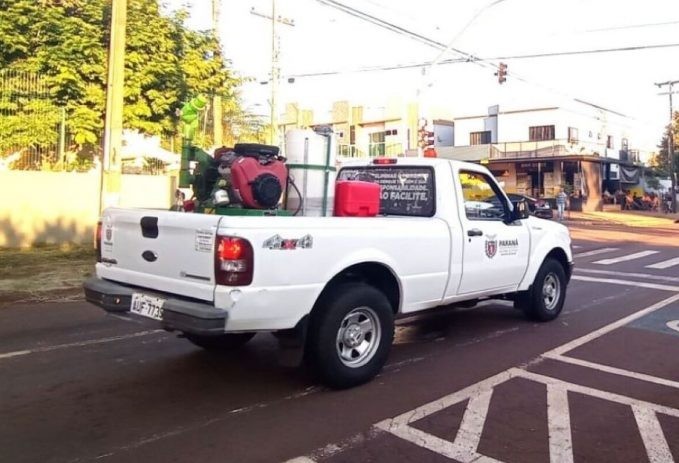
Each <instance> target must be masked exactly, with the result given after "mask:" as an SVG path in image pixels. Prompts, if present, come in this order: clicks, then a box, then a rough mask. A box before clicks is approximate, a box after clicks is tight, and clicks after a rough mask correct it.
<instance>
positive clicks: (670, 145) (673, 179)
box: [655, 80, 679, 212]
mask: <svg viewBox="0 0 679 463" xmlns="http://www.w3.org/2000/svg"><path fill="white" fill-rule="evenodd" d="M676 84H679V80H672V81H667V82H660V83H656V84H655V85H657V86H658V87H659V88H662V87H665V86H667V87H669V91H668V92H667V94H668V95H669V96H670V125H669V136H668V137H667V154H668V157H669V168H670V184H671V187H670V188H672V194H671V195H670V197H671V200H672V212H677V173H676V166H675V165H674V108H673V107H672V87H673V86H674V85H676Z"/></svg>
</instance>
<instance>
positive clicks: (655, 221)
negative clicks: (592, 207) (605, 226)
mask: <svg viewBox="0 0 679 463" xmlns="http://www.w3.org/2000/svg"><path fill="white" fill-rule="evenodd" d="M564 222H566V223H573V224H580V223H582V224H595V223H597V222H604V223H613V224H617V225H625V226H628V227H641V228H667V227H670V228H674V227H678V228H679V214H660V213H657V212H647V211H616V212H612V211H604V212H575V211H572V212H570V213H568V212H567V213H566V220H565V221H564Z"/></svg>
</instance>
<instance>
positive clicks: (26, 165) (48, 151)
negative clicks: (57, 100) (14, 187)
mask: <svg viewBox="0 0 679 463" xmlns="http://www.w3.org/2000/svg"><path fill="white" fill-rule="evenodd" d="M69 144H70V136H69V134H68V133H67V130H66V111H65V109H64V108H60V107H58V106H57V105H55V104H54V102H53V101H52V99H51V96H50V92H49V88H48V87H47V84H46V82H45V79H43V78H42V76H40V75H39V74H35V73H29V72H17V71H8V70H4V71H0V169H2V170H57V171H60V170H66V169H67V164H68V156H67V147H68V146H69Z"/></svg>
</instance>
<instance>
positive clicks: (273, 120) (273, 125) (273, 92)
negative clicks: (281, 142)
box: [250, 0, 295, 145]
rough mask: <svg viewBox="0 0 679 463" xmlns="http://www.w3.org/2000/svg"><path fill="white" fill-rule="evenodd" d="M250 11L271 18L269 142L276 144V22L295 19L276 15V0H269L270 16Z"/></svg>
mask: <svg viewBox="0 0 679 463" xmlns="http://www.w3.org/2000/svg"><path fill="white" fill-rule="evenodd" d="M250 13H251V14H254V15H255V16H260V17H262V18H266V19H271V82H270V83H271V101H270V106H271V128H270V132H269V144H270V145H278V85H279V81H280V72H281V69H280V65H279V58H280V52H281V43H280V38H279V37H278V28H277V27H276V24H277V23H281V24H284V25H286V26H294V25H295V21H294V20H292V19H287V18H283V17H282V16H276V0H271V16H269V15H266V14H263V13H258V12H256V11H255V8H254V7H252V9H251V10H250Z"/></svg>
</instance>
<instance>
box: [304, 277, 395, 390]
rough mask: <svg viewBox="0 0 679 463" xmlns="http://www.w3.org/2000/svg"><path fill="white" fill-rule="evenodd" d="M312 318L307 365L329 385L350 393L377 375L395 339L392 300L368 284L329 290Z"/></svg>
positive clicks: (351, 284) (344, 285)
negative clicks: (347, 389) (345, 389)
mask: <svg viewBox="0 0 679 463" xmlns="http://www.w3.org/2000/svg"><path fill="white" fill-rule="evenodd" d="M319 304H320V305H319V306H318V307H317V308H316V310H315V311H314V313H313V314H312V318H311V324H310V326H309V334H308V339H307V341H308V342H307V359H308V360H309V362H310V364H311V366H312V368H313V369H314V371H315V372H316V374H318V376H319V377H320V379H321V380H322V381H323V383H324V384H326V385H328V386H330V387H333V388H337V389H342V388H347V387H352V386H356V385H358V384H362V383H365V382H367V381H369V380H371V379H372V378H374V377H375V375H377V374H378V373H379V372H380V370H381V369H382V367H383V366H384V363H385V362H386V360H387V356H388V355H389V349H390V348H391V343H392V341H393V339H394V314H393V312H392V308H391V305H390V304H389V300H388V299H387V297H386V296H385V295H384V294H383V293H381V292H380V291H378V290H377V289H375V288H374V287H372V286H369V285H367V284H364V283H346V284H342V285H340V286H337V287H336V288H334V289H332V290H330V292H329V293H328V294H326V295H325V296H324V297H323V299H322V300H321V301H319Z"/></svg>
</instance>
